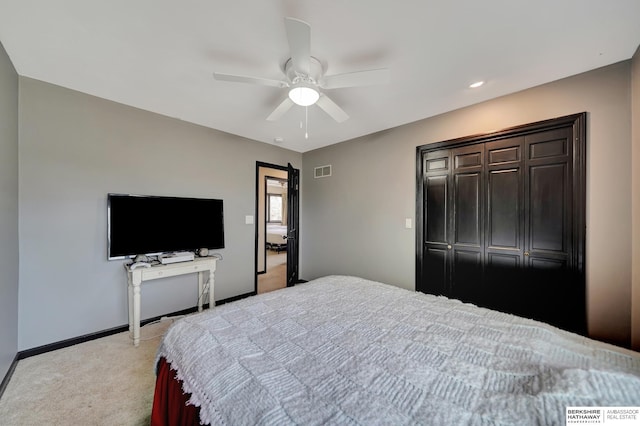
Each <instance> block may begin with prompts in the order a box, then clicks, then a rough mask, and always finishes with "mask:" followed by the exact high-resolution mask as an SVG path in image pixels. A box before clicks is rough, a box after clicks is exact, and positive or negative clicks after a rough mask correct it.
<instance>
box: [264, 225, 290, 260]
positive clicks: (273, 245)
mask: <svg viewBox="0 0 640 426" xmlns="http://www.w3.org/2000/svg"><path fill="white" fill-rule="evenodd" d="M267 248H268V249H271V250H275V251H277V252H278V253H280V251H282V250H286V249H287V225H280V224H276V223H267Z"/></svg>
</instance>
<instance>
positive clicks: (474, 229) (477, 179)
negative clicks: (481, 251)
mask: <svg viewBox="0 0 640 426" xmlns="http://www.w3.org/2000/svg"><path fill="white" fill-rule="evenodd" d="M481 189H482V179H481V175H480V173H464V174H457V175H456V176H455V189H454V191H455V195H454V204H453V205H454V221H455V223H454V229H455V235H454V241H453V243H454V244H470V245H473V246H475V247H478V248H479V247H480V243H481V229H482V224H481V222H480V221H481V218H482V212H481V206H482V204H481V198H480V191H481Z"/></svg>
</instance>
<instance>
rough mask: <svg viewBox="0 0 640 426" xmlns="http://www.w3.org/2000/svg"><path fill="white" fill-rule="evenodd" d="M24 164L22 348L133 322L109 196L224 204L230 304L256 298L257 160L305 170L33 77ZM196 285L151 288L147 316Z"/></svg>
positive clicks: (190, 294)
mask: <svg viewBox="0 0 640 426" xmlns="http://www.w3.org/2000/svg"><path fill="white" fill-rule="evenodd" d="M19 158H20V160H19V162H20V163H19V164H20V255H21V259H22V262H21V265H20V309H19V318H20V321H19V344H18V346H19V349H20V350H24V349H28V348H33V347H37V346H40V345H44V344H48V343H51V342H57V341H60V340H64V339H67V338H72V337H77V336H81V335H84V334H87V333H92V332H96V331H100V330H105V329H109V328H111V327H117V326H121V325H124V324H126V323H127V283H126V275H125V271H124V269H123V263H124V261H121V260H120V261H107V241H106V238H107V233H106V232H107V222H106V211H107V210H106V209H107V205H106V200H107V193H109V192H119V193H134V194H149V195H178V196H195V197H214V198H222V199H224V202H225V206H224V208H225V217H224V220H225V240H226V248H225V249H223V250H219V252H220V253H221V254H222V255H223V257H224V260H223V261H221V262H219V263H218V270H217V272H216V276H215V285H216V287H215V292H216V300H220V299H226V298H229V297H232V296H236V295H240V294H245V293H248V292H251V291H254V279H255V274H254V241H255V229H254V225H245V216H246V215H254V214H255V196H256V193H255V176H256V161H263V162H268V163H273V164H278V165H285V166H286V164H287V163H288V162H290V163H291V164H293V165H294V167H296V168H300V167H301V163H302V155H301V154H299V153H296V152H293V151H289V150H285V149H282V148H278V147H275V146H271V145H267V144H264V143H259V142H255V141H251V140H247V139H244V138H240V137H236V136H232V135H229V134H226V133H222V132H219V131H215V130H211V129H207V128H204V127H200V126H196V125H193V124H189V123H186V122H182V121H179V120H177V119H172V118H167V117H163V116H160V115H157V114H153V113H149V112H145V111H141V110H137V109H134V108H130V107H127V106H123V105H121V104H117V103H114V102H109V101H106V100H103V99H99V98H96V97H92V96H88V95H85V94H82V93H78V92H75V91H72V90H68V89H64V88H61V87H58V86H54V85H51V84H47V83H43V82H40V81H36V80H32V79H29V78H25V77H21V78H20V152H19ZM158 232H162V230H158ZM196 282H197V281H196V278H195V275H194V276H187V277H180V278H171V279H165V280H157V281H152V282H149V283H145V284H143V285H142V309H141V311H142V318H143V319H144V318H149V317H153V316H157V315H162V314H165V313H168V312H174V311H178V310H181V309H186V308H190V307H193V306H195V305H196V302H197V285H196ZM13 323H14V324H15V320H14V321H13ZM142 337H143V338H144V334H143V336H142Z"/></svg>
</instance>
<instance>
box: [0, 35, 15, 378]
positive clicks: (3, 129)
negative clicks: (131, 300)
mask: <svg viewBox="0 0 640 426" xmlns="http://www.w3.org/2000/svg"><path fill="white" fill-rule="evenodd" d="M17 352H18V74H16V71H15V69H14V68H13V65H12V64H11V61H10V60H9V57H8V56H7V53H6V52H5V50H4V47H3V46H2V44H0V381H2V379H3V378H4V376H5V374H6V373H7V371H8V370H9V367H10V366H11V363H12V362H13V359H14V358H15V355H16V353H17Z"/></svg>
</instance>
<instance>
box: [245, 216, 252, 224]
mask: <svg viewBox="0 0 640 426" xmlns="http://www.w3.org/2000/svg"><path fill="white" fill-rule="evenodd" d="M244 223H245V225H253V216H252V215H250V214H248V215H246V216H245V217H244Z"/></svg>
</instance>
